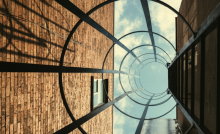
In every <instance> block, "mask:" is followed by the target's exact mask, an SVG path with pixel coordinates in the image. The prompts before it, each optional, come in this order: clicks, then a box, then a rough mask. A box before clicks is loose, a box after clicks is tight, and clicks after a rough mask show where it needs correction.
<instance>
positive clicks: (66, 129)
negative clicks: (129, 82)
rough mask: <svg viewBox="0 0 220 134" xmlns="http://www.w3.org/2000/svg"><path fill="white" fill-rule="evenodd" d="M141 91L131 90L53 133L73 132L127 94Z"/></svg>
mask: <svg viewBox="0 0 220 134" xmlns="http://www.w3.org/2000/svg"><path fill="white" fill-rule="evenodd" d="M139 90H142V89H137V90H132V91H128V92H126V93H124V94H122V95H120V96H119V97H117V98H115V99H113V100H112V101H111V102H109V103H106V104H105V105H103V106H101V107H99V108H97V109H95V110H94V111H92V112H90V113H89V114H87V115H85V116H83V117H82V118H80V119H78V120H76V121H75V122H73V123H71V124H69V125H67V126H65V127H64V128H62V129H60V130H58V131H57V132H55V134H66V133H69V132H71V131H73V130H74V129H76V128H77V127H79V126H80V125H82V124H83V123H85V122H87V121H88V120H90V119H91V118H93V117H94V116H96V115H97V114H99V113H100V112H102V111H103V110H105V109H106V108H108V107H110V106H111V105H112V104H114V103H116V102H117V101H119V100H121V99H122V98H124V97H125V96H126V95H127V94H130V93H133V92H135V91H139Z"/></svg>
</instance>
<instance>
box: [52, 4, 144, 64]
mask: <svg viewBox="0 0 220 134" xmlns="http://www.w3.org/2000/svg"><path fill="white" fill-rule="evenodd" d="M55 1H56V2H57V3H59V4H60V5H62V6H63V7H64V8H66V9H67V10H69V11H70V12H72V13H73V14H75V15H76V16H77V17H79V18H80V19H82V20H83V21H85V22H86V23H87V24H89V25H90V26H92V27H93V28H95V29H96V30H98V31H99V32H100V33H102V34H103V35H105V36H106V37H107V38H109V39H110V40H112V41H113V42H115V43H117V44H118V45H119V46H120V47H121V48H123V49H124V50H126V51H127V52H128V53H131V55H133V56H134V57H135V58H137V56H136V55H135V54H134V53H133V52H132V51H131V50H130V49H128V48H127V47H126V46H125V45H124V44H122V43H121V42H120V41H119V40H117V39H116V38H115V37H114V36H113V35H111V34H110V33H109V32H108V31H107V30H106V29H104V28H103V27H102V26H101V25H99V24H98V23H97V22H96V21H94V20H93V19H92V18H90V17H89V15H88V14H85V13H84V12H83V11H82V10H80V9H79V8H78V7H77V6H76V5H74V4H73V3H72V2H70V1H68V0H55ZM137 60H138V61H139V62H141V61H140V60H139V59H138V58H137Z"/></svg>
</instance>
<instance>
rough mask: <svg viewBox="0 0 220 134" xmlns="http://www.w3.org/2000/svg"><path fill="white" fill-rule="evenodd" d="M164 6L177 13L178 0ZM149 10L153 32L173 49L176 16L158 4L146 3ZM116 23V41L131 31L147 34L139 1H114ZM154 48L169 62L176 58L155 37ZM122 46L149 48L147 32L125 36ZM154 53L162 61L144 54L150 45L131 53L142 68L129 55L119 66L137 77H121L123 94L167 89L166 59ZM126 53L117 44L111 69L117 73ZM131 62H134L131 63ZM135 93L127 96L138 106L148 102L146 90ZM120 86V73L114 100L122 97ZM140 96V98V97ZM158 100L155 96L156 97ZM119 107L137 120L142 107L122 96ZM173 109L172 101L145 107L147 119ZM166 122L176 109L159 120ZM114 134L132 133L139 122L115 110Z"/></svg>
mask: <svg viewBox="0 0 220 134" xmlns="http://www.w3.org/2000/svg"><path fill="white" fill-rule="evenodd" d="M162 1H164V2H165V3H167V4H169V5H170V6H172V7H173V8H175V9H176V10H177V11H178V10H179V7H180V4H181V0H162ZM148 3H149V9H150V14H151V22H152V28H153V32H156V33H159V34H161V35H162V36H164V37H166V38H167V39H168V40H169V41H170V42H171V43H172V44H173V45H174V46H175V38H176V37H175V17H176V14H175V13H173V12H172V11H170V10H169V9H167V8H166V7H164V6H162V5H159V4H158V3H155V2H152V1H148ZM114 17H115V22H114V28H115V29H114V36H115V37H116V38H117V39H118V38H120V37H121V36H123V35H125V34H127V33H130V32H134V31H147V30H148V29H147V25H146V21H145V18H144V13H143V9H142V6H141V2H140V0H119V1H117V2H115V16H114ZM154 39H155V45H156V46H159V47H161V48H162V49H164V50H165V51H166V52H167V53H168V54H169V56H170V58H171V59H173V58H174V57H175V51H174V49H173V48H172V47H171V45H170V44H169V43H168V42H167V41H166V40H164V39H163V38H161V37H159V36H158V35H154ZM120 41H121V42H122V43H123V44H124V45H125V46H127V47H128V48H129V49H132V48H134V47H136V46H139V45H151V41H150V37H149V34H148V33H136V34H132V35H129V36H126V37H125V38H123V39H122V40H120ZM156 51H157V54H159V55H161V56H163V57H164V59H163V58H161V57H160V56H157V58H158V59H160V60H158V61H159V62H160V63H159V62H154V61H155V60H154V59H153V58H154V55H152V54H145V53H153V48H152V47H151V46H143V47H139V48H137V49H135V50H134V51H133V52H134V53H135V55H137V56H141V55H142V54H145V55H143V56H141V57H140V58H139V59H140V60H141V61H144V62H143V65H139V62H138V61H137V60H136V61H134V60H135V58H134V57H133V56H132V55H131V54H129V55H128V56H127V57H126V58H125V60H124V62H123V64H122V67H121V70H122V71H125V72H130V73H132V74H136V75H139V76H140V80H139V78H134V77H132V76H129V77H128V76H127V75H123V74H121V76H120V77H121V82H122V86H123V88H124V90H125V91H130V90H134V89H138V88H141V87H144V88H145V90H147V91H150V92H152V93H160V92H163V91H165V90H166V89H167V88H168V70H167V68H166V67H165V66H164V63H167V62H171V60H170V59H169V57H168V56H167V55H166V54H165V53H164V52H163V51H162V50H160V49H158V48H157V49H156ZM126 53H127V52H126V51H125V50H123V49H122V48H120V47H119V46H118V45H116V46H115V48H114V54H115V55H114V61H115V62H114V70H119V67H120V63H121V61H122V59H123V57H124V56H125V55H126ZM133 61H134V62H133ZM132 63H133V64H132ZM129 80H130V84H131V86H130V84H129ZM145 90H142V91H137V94H136V93H132V94H130V96H131V97H132V98H133V99H134V100H136V101H137V102H139V103H143V104H146V103H147V102H148V100H147V99H149V98H150V96H146V95H151V94H149V93H147V91H145ZM123 93H124V92H123V90H122V87H121V85H120V83H119V74H115V75H114V98H116V97H118V96H120V95H121V94H123ZM140 96H141V97H140ZM169 97H170V95H167V96H166V97H164V98H162V99H159V100H152V101H151V102H150V104H156V103H159V102H161V101H163V100H166V99H167V98H169ZM155 98H158V97H155ZM115 105H116V106H118V108H120V109H121V110H122V111H123V112H125V113H127V114H129V115H131V116H134V117H137V118H140V117H141V116H142V113H143V110H144V108H145V106H143V105H138V104H137V103H135V102H133V101H131V100H130V99H129V98H128V97H124V98H123V99H121V100H120V101H118V102H117V103H115ZM174 106H175V101H174V100H173V98H171V99H170V100H169V101H167V102H166V103H164V104H162V105H160V106H155V107H153V106H151V107H149V108H148V111H147V115H146V118H154V117H157V116H160V115H162V114H164V113H166V112H167V111H169V110H170V109H171V108H173V107H174ZM162 118H165V119H175V118H176V109H174V110H172V112H170V113H169V114H167V115H166V116H164V117H162ZM113 122H114V123H113V125H114V126H113V133H114V134H134V133H135V131H136V128H137V126H138V123H139V120H136V119H133V118H130V117H128V116H125V115H124V114H122V113H121V112H119V111H118V110H117V109H115V108H114V110H113Z"/></svg>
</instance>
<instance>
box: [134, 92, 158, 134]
mask: <svg viewBox="0 0 220 134" xmlns="http://www.w3.org/2000/svg"><path fill="white" fill-rule="evenodd" d="M153 97H154V94H153V96H152V97H151V98H150V100H149V101H148V102H147V104H146V107H145V109H144V112H143V114H142V116H141V120H140V122H139V124H138V127H137V129H136V132H135V134H140V133H141V130H142V127H143V124H144V119H145V117H146V115H147V110H148V107H149V104H150V102H151V100H152V98H153Z"/></svg>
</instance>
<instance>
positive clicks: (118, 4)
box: [115, 0, 127, 24]
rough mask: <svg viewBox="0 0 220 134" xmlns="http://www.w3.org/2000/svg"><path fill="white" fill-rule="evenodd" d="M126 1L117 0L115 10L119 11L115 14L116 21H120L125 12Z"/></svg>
mask: <svg viewBox="0 0 220 134" xmlns="http://www.w3.org/2000/svg"><path fill="white" fill-rule="evenodd" d="M126 3H127V1H126V0H120V1H117V2H116V4H115V10H117V13H116V14H115V21H116V22H118V21H119V18H120V17H121V16H122V15H123V14H124V6H125V5H126ZM116 24H117V23H116Z"/></svg>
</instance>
